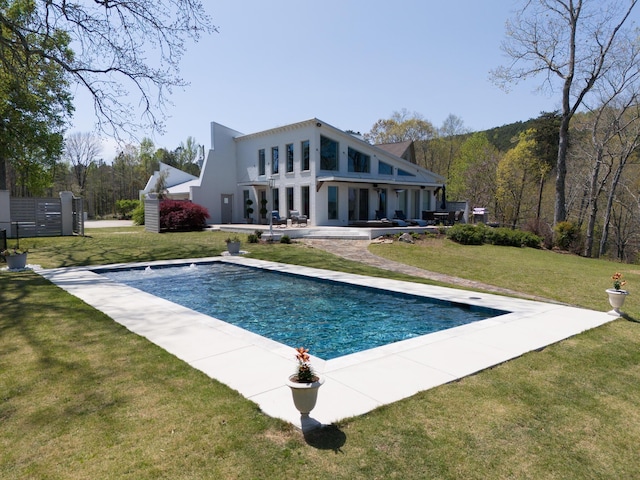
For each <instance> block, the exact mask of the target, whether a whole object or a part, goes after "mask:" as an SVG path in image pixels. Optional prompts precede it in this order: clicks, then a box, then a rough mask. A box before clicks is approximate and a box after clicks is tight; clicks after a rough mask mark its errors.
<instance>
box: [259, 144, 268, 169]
mask: <svg viewBox="0 0 640 480" xmlns="http://www.w3.org/2000/svg"><path fill="white" fill-rule="evenodd" d="M265 164H266V162H265V157H264V148H261V149H260V150H258V175H264V174H265Z"/></svg>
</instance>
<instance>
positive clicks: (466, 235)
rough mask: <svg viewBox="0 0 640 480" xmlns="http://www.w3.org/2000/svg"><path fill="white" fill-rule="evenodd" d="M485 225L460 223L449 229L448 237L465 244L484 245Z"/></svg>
mask: <svg viewBox="0 0 640 480" xmlns="http://www.w3.org/2000/svg"><path fill="white" fill-rule="evenodd" d="M485 228H486V227H485V226H484V225H482V224H479V225H469V224H467V223H458V224H457V225H454V226H453V227H451V228H449V229H448V230H447V238H449V239H450V240H453V241H454V242H457V243H461V244H463V245H482V244H483V243H484V230H485Z"/></svg>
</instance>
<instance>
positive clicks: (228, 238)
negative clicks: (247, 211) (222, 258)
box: [225, 235, 240, 243]
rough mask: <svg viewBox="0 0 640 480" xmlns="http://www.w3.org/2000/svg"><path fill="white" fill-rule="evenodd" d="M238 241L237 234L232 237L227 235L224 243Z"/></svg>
mask: <svg viewBox="0 0 640 480" xmlns="http://www.w3.org/2000/svg"><path fill="white" fill-rule="evenodd" d="M232 242H233V243H240V237H239V236H237V235H234V236H233V237H227V238H226V239H225V243H232Z"/></svg>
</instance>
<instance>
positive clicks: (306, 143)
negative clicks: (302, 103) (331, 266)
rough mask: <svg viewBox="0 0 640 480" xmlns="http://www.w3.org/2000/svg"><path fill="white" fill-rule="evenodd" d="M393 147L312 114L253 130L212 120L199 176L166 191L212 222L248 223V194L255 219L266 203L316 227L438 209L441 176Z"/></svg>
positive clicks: (283, 214)
mask: <svg viewBox="0 0 640 480" xmlns="http://www.w3.org/2000/svg"><path fill="white" fill-rule="evenodd" d="M405 151H406V150H405ZM391 152H393V149H392V148H389V146H381V147H376V146H374V145H370V144H369V143H367V142H365V141H364V140H362V139H361V138H359V137H357V136H354V135H351V134H349V133H347V132H344V131H342V130H340V129H338V128H335V127H333V126H331V125H329V124H327V123H326V122H324V121H322V120H318V119H317V118H313V119H311V120H306V121H303V122H299V123H293V124H290V125H284V126H280V127H276V128H272V129H270V130H265V131H262V132H256V133H251V134H243V133H241V132H238V131H236V130H232V129H231V128H228V127H225V126H223V125H221V124H219V123H216V122H212V123H211V149H210V150H209V153H208V155H207V158H206V160H205V162H204V165H203V167H202V171H201V174H200V178H199V179H198V180H195V181H188V182H185V183H184V184H182V185H175V186H173V187H172V189H171V190H172V192H170V193H172V194H171V196H174V197H175V198H178V196H179V195H181V194H182V195H184V196H185V197H186V196H188V198H189V199H190V200H192V201H193V202H195V203H198V204H200V205H202V206H204V207H206V208H207V209H208V211H209V214H210V215H211V218H210V219H209V222H210V223H213V224H225V223H245V222H246V220H245V219H246V218H247V212H246V202H247V200H248V199H251V200H252V201H253V205H252V207H253V209H254V212H253V214H252V217H253V221H254V222H256V223H260V222H261V221H267V222H268V220H266V219H268V217H267V216H266V215H265V214H264V212H263V214H261V212H260V210H261V207H262V206H263V205H264V209H265V210H266V211H267V212H269V211H272V210H277V211H279V213H280V216H281V217H282V218H286V217H287V216H289V212H290V211H291V210H295V211H298V212H299V213H300V214H302V215H306V216H307V218H308V223H309V225H315V226H348V225H353V224H357V223H358V222H364V221H367V220H374V219H376V218H381V217H386V218H392V217H393V216H394V213H395V211H396V210H402V211H403V212H404V213H405V215H406V217H407V218H421V212H422V211H425V210H427V211H428V210H436V209H437V207H438V192H439V191H441V188H442V187H443V184H444V178H443V177H441V176H440V175H437V174H435V173H433V172H430V171H428V170H426V169H424V168H421V167H419V166H418V165H416V164H415V163H412V162H411V161H409V160H406V159H405V158H402V157H401V156H399V154H398V153H395V154H394V153H391ZM187 194H188V195H187Z"/></svg>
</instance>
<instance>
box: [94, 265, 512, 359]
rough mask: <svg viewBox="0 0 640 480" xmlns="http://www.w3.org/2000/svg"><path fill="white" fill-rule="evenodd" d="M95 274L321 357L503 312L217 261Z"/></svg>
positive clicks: (357, 349)
mask: <svg viewBox="0 0 640 480" xmlns="http://www.w3.org/2000/svg"><path fill="white" fill-rule="evenodd" d="M100 273H102V274H103V275H105V276H107V277H108V278H110V279H112V280H114V281H117V282H119V283H124V284H127V285H130V286H132V287H135V288H138V289H140V290H143V291H145V292H148V293H151V294H153V295H155V296H158V297H161V298H164V299H167V300H170V301H172V302H174V303H177V304H180V305H183V306H185V307H188V308H191V309H192V310H196V311H198V312H201V313H204V314H206V315H209V316H212V317H215V318H218V319H220V320H223V321H225V322H227V323H231V324H233V325H236V326H238V327H241V328H244V329H245V330H249V331H251V332H253V333H256V334H259V335H262V336H264V337H267V338H270V339H272V340H276V341H278V342H280V343H283V344H285V345H288V346H290V347H294V348H295V347H299V346H304V347H305V348H308V349H309V351H310V353H312V354H313V355H315V356H317V357H320V358H322V359H324V360H331V359H333V358H337V357H341V356H343V355H348V354H351V353H356V352H360V351H363V350H368V349H370V348H374V347H379V346H382V345H386V344H389V343H393V342H398V341H401V340H406V339H409V338H413V337H417V336H421V335H425V334H428V333H433V332H436V331H439V330H445V329H448V328H452V327H456V326H459V325H464V324H467V323H472V322H475V321H478V320H483V319H486V318H490V317H495V316H497V315H502V314H504V313H507V312H504V311H500V310H495V309H490V308H482V307H475V306H473V307H471V306H462V305H454V304H451V303H449V302H446V301H439V300H436V299H431V298H426V297H419V296H414V295H406V294H401V293H395V292H390V291H386V290H379V289H373V288H366V287H359V286H353V285H349V284H343V283H340V282H332V281H327V280H320V279H314V278H310V277H303V276H299V275H291V274H286V273H280V272H273V271H268V270H263V269H259V268H251V267H244V266H238V265H230V264H225V263H217V262H216V263H212V264H200V265H197V266H196V265H191V266H179V267H166V268H154V269H150V268H147V269H145V270H140V269H138V270H120V271H107V272H104V271H103V272H100Z"/></svg>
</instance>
